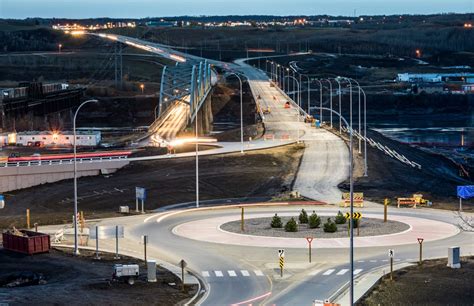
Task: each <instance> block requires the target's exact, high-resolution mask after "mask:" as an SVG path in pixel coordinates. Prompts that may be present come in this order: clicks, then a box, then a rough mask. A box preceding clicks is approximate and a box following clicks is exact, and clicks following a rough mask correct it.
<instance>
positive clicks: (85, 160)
mask: <svg viewBox="0 0 474 306" xmlns="http://www.w3.org/2000/svg"><path fill="white" fill-rule="evenodd" d="M126 159H128V157H127V156H107V157H90V158H78V159H77V160H76V161H77V163H78V164H80V163H95V162H108V161H117V160H126ZM73 163H74V159H73V158H70V159H53V160H31V161H19V162H0V168H1V167H3V168H6V167H30V166H53V165H72V164H73Z"/></svg>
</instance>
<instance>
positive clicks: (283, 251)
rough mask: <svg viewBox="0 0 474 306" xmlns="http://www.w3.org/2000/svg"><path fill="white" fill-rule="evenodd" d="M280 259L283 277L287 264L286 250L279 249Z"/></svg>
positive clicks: (281, 275)
mask: <svg viewBox="0 0 474 306" xmlns="http://www.w3.org/2000/svg"><path fill="white" fill-rule="evenodd" d="M278 259H279V265H280V277H283V267H284V266H285V250H284V249H280V250H278Z"/></svg>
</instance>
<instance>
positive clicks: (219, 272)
mask: <svg viewBox="0 0 474 306" xmlns="http://www.w3.org/2000/svg"><path fill="white" fill-rule="evenodd" d="M214 273H215V274H216V276H217V277H224V274H222V271H214Z"/></svg>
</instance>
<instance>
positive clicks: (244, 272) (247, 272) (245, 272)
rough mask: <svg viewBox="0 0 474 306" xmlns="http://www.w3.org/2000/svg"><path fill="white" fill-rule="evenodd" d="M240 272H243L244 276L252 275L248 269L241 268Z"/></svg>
mask: <svg viewBox="0 0 474 306" xmlns="http://www.w3.org/2000/svg"><path fill="white" fill-rule="evenodd" d="M240 273H242V275H243V276H250V273H249V271H247V270H240Z"/></svg>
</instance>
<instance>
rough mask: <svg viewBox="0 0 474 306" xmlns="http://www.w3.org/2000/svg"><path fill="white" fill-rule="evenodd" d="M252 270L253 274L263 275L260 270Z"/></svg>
mask: <svg viewBox="0 0 474 306" xmlns="http://www.w3.org/2000/svg"><path fill="white" fill-rule="evenodd" d="M254 272H255V275H257V276H263V272H262V271H260V270H255V271H254Z"/></svg>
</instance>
